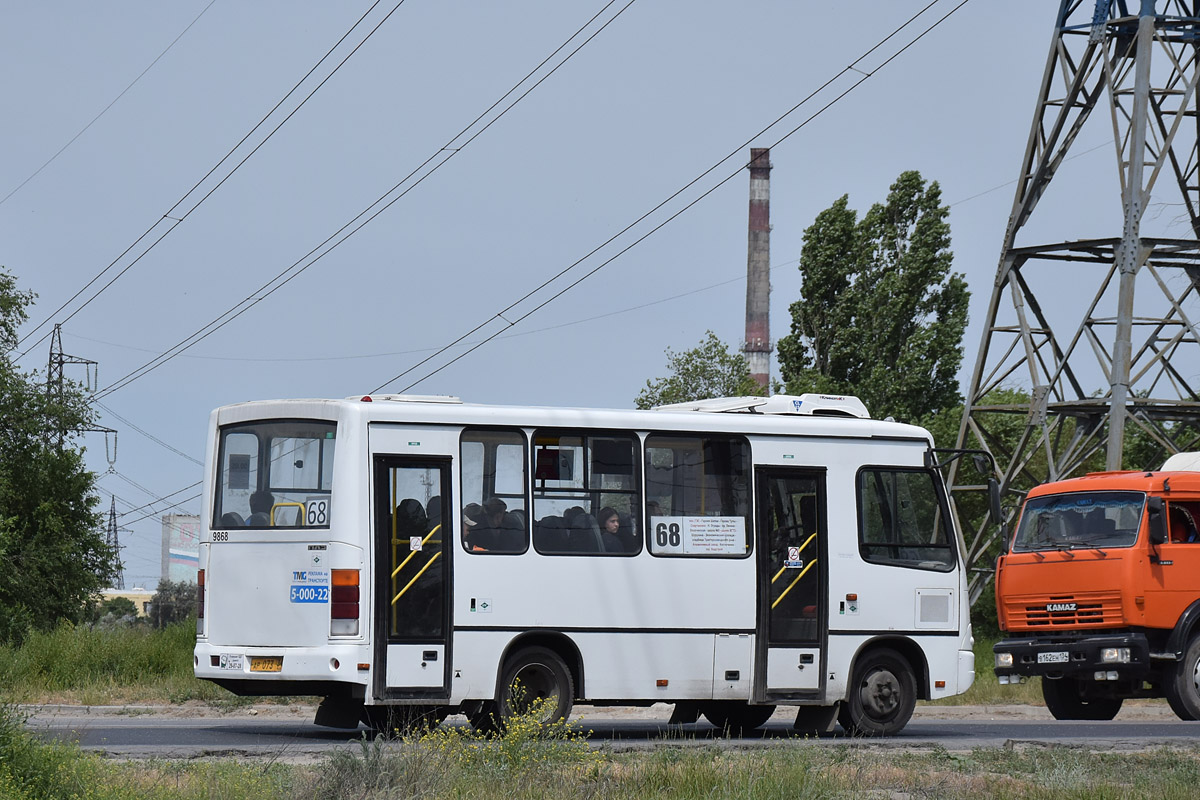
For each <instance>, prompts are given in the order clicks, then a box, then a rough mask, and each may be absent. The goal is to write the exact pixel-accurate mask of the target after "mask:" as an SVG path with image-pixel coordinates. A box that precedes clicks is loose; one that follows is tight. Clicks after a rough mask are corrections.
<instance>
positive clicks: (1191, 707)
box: [1163, 636, 1200, 720]
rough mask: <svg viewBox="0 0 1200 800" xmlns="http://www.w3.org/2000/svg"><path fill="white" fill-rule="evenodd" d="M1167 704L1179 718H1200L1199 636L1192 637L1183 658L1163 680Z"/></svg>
mask: <svg viewBox="0 0 1200 800" xmlns="http://www.w3.org/2000/svg"><path fill="white" fill-rule="evenodd" d="M1163 694H1165V695H1166V696H1167V704H1168V705H1169V706H1171V710H1172V711H1174V712H1175V716H1177V717H1179V718H1180V719H1187V720H1195V719H1200V636H1194V637H1192V640H1191V641H1190V642H1188V646H1187V649H1186V650H1184V651H1183V660H1182V661H1179V662H1177V663H1176V664H1175V669H1174V670H1172V671H1171V673H1170V674H1169V675H1168V676H1167V679H1166V680H1165V681H1164V682H1163Z"/></svg>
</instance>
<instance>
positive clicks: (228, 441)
mask: <svg viewBox="0 0 1200 800" xmlns="http://www.w3.org/2000/svg"><path fill="white" fill-rule="evenodd" d="M336 432H337V424H336V423H334V422H323V421H316V420H275V421H271V422H250V423H245V424H241V425H228V426H226V427H224V428H222V429H221V433H220V447H219V450H218V453H219V457H218V460H217V476H216V478H217V481H216V486H217V491H216V498H215V503H214V504H213V520H212V527H213V528H214V529H217V528H219V529H222V530H227V529H230V528H284V529H287V528H328V527H329V512H330V492H331V490H332V488H333V452H334V445H335V444H336V442H337V439H336V438H335V436H336Z"/></svg>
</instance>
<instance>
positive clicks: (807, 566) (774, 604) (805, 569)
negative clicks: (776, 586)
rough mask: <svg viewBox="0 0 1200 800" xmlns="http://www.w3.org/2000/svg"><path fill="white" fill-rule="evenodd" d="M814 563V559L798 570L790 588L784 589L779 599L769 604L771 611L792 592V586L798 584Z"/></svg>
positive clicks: (815, 561)
mask: <svg viewBox="0 0 1200 800" xmlns="http://www.w3.org/2000/svg"><path fill="white" fill-rule="evenodd" d="M815 563H817V560H816V559H815V558H814V559H813V560H812V561H810V562H808V563H807V564H805V565H804V569H802V570H800V574H799V575H797V576H796V580H794V581H792V583H791V586H788V587H787V588H786V589H784V590H783V592H781V593H780V595H779V597H776V598H775V602H774V603H771V609H772V610H774V608H775V606H777V605H779V602H780V601H781V600H783V598H785V597H787V593H788V592H790V591H791V590H792V587H793V586H795V585H796V584H797V583H799V582H800V579H801V578H803V577H804V573H806V572H808V571H809V570H810V569H812V565H813V564H815Z"/></svg>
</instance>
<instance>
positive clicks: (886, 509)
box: [195, 395, 975, 735]
mask: <svg viewBox="0 0 1200 800" xmlns="http://www.w3.org/2000/svg"><path fill="white" fill-rule="evenodd" d="M932 448H933V444H932V440H931V437H930V435H929V434H928V433H927V432H926V431H925V430H923V429H921V428H918V427H914V426H910V425H904V424H899V423H895V422H890V421H888V422H885V421H878V420H872V419H870V418H869V416H868V414H867V411H866V409H865V408H864V407H863V405H862V403H861V402H860V401H858V400H857V399H856V398H846V397H829V396H822V395H803V396H800V397H791V396H775V397H771V398H765V397H741V398H726V399H721V400H706V401H701V402H697V403H691V404H680V405H678V406H671V407H663V408H659V409H654V410H650V411H620V410H598V409H558V408H524V407H506V406H488V405H474V404H468V403H463V402H461V401H460V400H459V399H457V398H453V397H424V396H413V395H399V396H397V395H387V396H382V395H377V396H374V397H371V396H368V397H362V398H350V399H346V400H279V401H264V402H250V403H241V404H237V405H231V406H226V407H223V408H219V409H217V410H216V411H214V412H213V414H212V417H211V426H210V430H209V434H208V451H207V452H208V456H207V458H208V466H207V472H206V476H207V477H206V480H205V491H204V496H205V503H206V505H205V509H204V511H203V512H202V516H203V521H204V527H203V532H202V536H201V544H200V563H199V576H198V577H199V581H198V584H199V595H200V598H199V599H200V606H199V607H200V616H199V619H198V621H197V642H196V650H195V673H196V676H197V677H199V678H204V679H207V680H211V681H213V682H215V683H217V684H219V685H221V686H224V687H225V688H227V689H229V690H231V691H233V692H235V693H237V694H244V695H316V696H320V697H322V698H324V700H323V702H322V703H321V706H320V708H319V709H318V711H317V716H316V722H317V724H320V725H329V726H334V727H344V728H353V727H356V726H357V725H358V723H359V721H360V720H361V721H363V722H365V723H366V724H367V725H369V726H371V727H375V728H385V727H389V726H392V725H395V724H398V723H399V722H407V721H411V720H413V719H416V718H429V719H432V720H434V721H438V720H440V719H441V718H442V717H444V716H445V715H446V714H450V713H464V714H466V715H467V717H468V718H469V719H470V720H471V722H472V724H474V725H476V726H479V727H482V728H493V729H494V728H497V727H502V726H503V725H504V722H505V720H506V719H508V718H509V717H510V715H512V714H514V713H518V712H520V713H528V712H529V710H530V708H531V706H532V707H533V708H535V709H537V713H540V714H541V715H542V716H543V717H544V718H545V719H546V720H557V719H561V718H563V717H565V716H566V715H567V714H569V713H570V711H571V709H572V706H573V704H574V703H584V704H592V705H650V704H653V703H660V702H661V703H672V704H674V705H675V708H674V713H673V715H672V721H674V722H695V721H697V719H698V717H699V715H701V714H703V715H704V717H705V718H706V719H708V720H709V721H710V722H712V723H713V724H714V725H717V726H719V727H724V728H727V729H728V730H730V731H734V732H739V731H745V730H750V729H753V728H755V727H758V726H759V725H761V724H763V723H764V722H765V721H766V720H767V719H768V718H769V717H770V716H771V714H772V712H773V711H774V709H775V707H776V706H778V705H793V706H796V707H797V721H796V724H797V727H798V728H800V729H803V730H810V731H828V730H832V728H833V724H834V721H835V720H836V721H838V722H840V723H841V725H842V726H843V727H844V728H846V729H847V730H848V731H851V732H854V733H859V734H866V735H888V734H893V733H895V732H896V731H898V730H900V729H901V728H902V727H903V726H904V725H905V724H906V723H907V722H908V720H909V718H910V716H911V714H912V711H913V707H914V704H915V702H916V700H917V699H920V698H925V699H934V698H941V697H947V696H950V695H954V694H958V693H961V692H964V691H966V689H967V688H968V687H969V686H970V685H971V682H972V681H973V679H974V675H975V670H974V654H973V652H972V643H973V642H972V637H971V627H970V617H969V613H968V611H969V609H968V595H967V584H966V571H965V569H964V565H963V553H964V548H963V544H962V537H961V535H960V533H959V532H958V531H956V530H955V526H954V524H953V522H952V516H951V514H950V513H949V512H948V500H947V493H946V489H945V486H944V484H943V482H942V480H941V477H940V475H939V474H938V472H937V469H936V464H935V459H934V452H933V449H932ZM514 687H517V688H516V689H515V690H514ZM535 700H536V701H538V703H537V704H536V705H534V703H533V702H532V701H535Z"/></svg>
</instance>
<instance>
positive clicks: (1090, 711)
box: [1042, 678, 1122, 720]
mask: <svg viewBox="0 0 1200 800" xmlns="http://www.w3.org/2000/svg"><path fill="white" fill-rule="evenodd" d="M1042 699H1043V700H1045V701H1046V708H1047V709H1049V710H1050V713H1051V714H1053V715H1054V718H1055V719H1087V720H1106V719H1112V718H1113V717H1115V716H1116V715H1117V712H1118V711H1120V710H1121V702H1122V701H1121V698H1119V697H1084V695H1083V682H1082V681H1080V680H1079V679H1078V678H1058V679H1055V680H1050V679H1049V678H1042Z"/></svg>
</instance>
